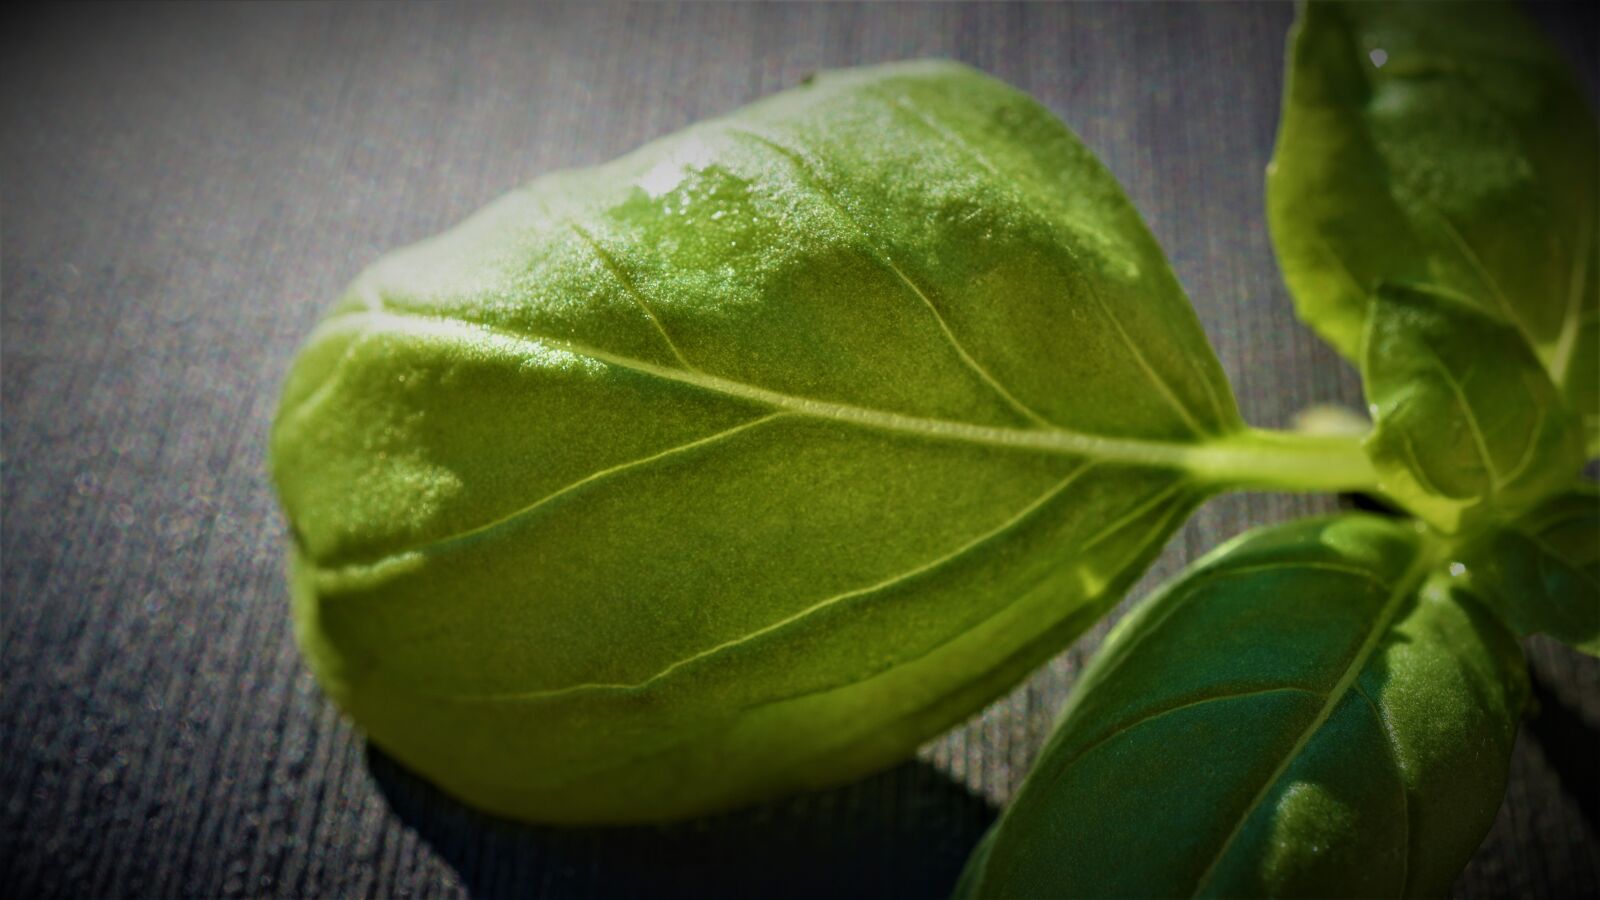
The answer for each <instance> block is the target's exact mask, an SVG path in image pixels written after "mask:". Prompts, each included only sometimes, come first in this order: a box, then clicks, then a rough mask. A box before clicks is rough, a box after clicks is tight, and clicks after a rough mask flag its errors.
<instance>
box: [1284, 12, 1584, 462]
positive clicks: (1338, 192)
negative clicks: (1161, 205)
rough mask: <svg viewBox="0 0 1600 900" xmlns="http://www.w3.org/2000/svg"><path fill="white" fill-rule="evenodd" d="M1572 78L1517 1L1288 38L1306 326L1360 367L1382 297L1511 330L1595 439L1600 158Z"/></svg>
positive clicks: (1308, 21) (1351, 18)
mask: <svg viewBox="0 0 1600 900" xmlns="http://www.w3.org/2000/svg"><path fill="white" fill-rule="evenodd" d="M1596 148H1597V131H1596V127H1595V120H1594V115H1593V113H1592V112H1591V110H1590V108H1589V104H1588V102H1587V100H1586V99H1585V98H1584V96H1583V93H1582V91H1581V90H1580V89H1579V88H1578V86H1577V84H1576V82H1575V79H1574V78H1573V77H1572V75H1571V73H1570V72H1569V71H1568V69H1567V66H1566V65H1565V64H1564V63H1563V61H1562V60H1561V59H1560V57H1559V56H1558V55H1557V54H1556V53H1555V52H1554V51H1553V50H1552V49H1551V48H1550V47H1549V46H1548V45H1547V44H1546V42H1545V41H1544V39H1543V38H1542V37H1541V36H1540V35H1539V34H1538V33H1537V31H1536V29H1535V28H1534V27H1533V26H1532V24H1531V23H1530V22H1528V21H1527V20H1526V18H1525V17H1524V16H1523V14H1522V13H1521V12H1520V11H1519V10H1517V9H1516V8H1515V7H1514V6H1513V5H1512V4H1509V3H1493V2H1484V3H1479V2H1469V3H1321V2H1314V3H1310V4H1307V5H1306V6H1304V7H1303V8H1302V12H1301V17H1300V21H1299V23H1298V24H1297V25H1296V27H1295V31H1294V34H1293V36H1292V38H1291V45H1290V60H1289V73H1288V84H1287V87H1286V93H1285V98H1284V106H1283V119H1282V124H1281V128H1280V131H1279V133H1278V144H1277V149H1276V151H1275V154H1274V157H1273V161H1272V165H1271V167H1270V168H1269V170H1268V177H1267V207H1268V214H1269V218H1270V221H1271V225H1272V235H1273V241H1274V244H1275V245H1276V248H1277V251H1278V258H1279V260H1280V262H1281V264H1282V266H1283V270H1284V275H1285V277H1286V278H1287V280H1288V283H1289V287H1290V289H1291V290H1292V292H1293V294H1294V297H1295V302H1296V305H1297V306H1298V308H1299V311H1300V314H1301V316H1302V317H1303V318H1304V319H1305V320H1306V321H1307V322H1309V323H1310V324H1311V325H1312V326H1314V327H1315V328H1316V329H1317V330H1318V331H1319V332H1320V333H1321V334H1322V335H1323V337H1325V338H1327V340H1329V341H1330V342H1331V343H1333V345H1334V346H1336V347H1337V348H1339V350H1340V351H1341V352H1343V353H1344V354H1345V355H1346V356H1348V357H1349V358H1351V359H1356V358H1357V357H1358V356H1359V354H1360V350H1361V348H1360V341H1361V334H1362V328H1363V323H1364V321H1365V319H1366V311H1367V307H1368V304H1369V298H1370V296H1371V293H1372V291H1373V289H1374V288H1375V287H1376V286H1377V284H1378V283H1379V282H1401V283H1408V284H1416V285H1431V286H1433V287H1436V288H1438V289H1440V290H1441V291H1444V292H1447V293H1450V294H1452V295H1455V296H1459V297H1461V298H1463V299H1464V300H1465V301H1466V302H1470V303H1472V304H1474V305H1476V306H1477V307H1478V308H1479V309H1480V310H1481V311H1482V312H1484V313H1485V314H1486V315H1490V316H1493V317H1495V318H1498V319H1500V320H1501V321H1503V322H1505V323H1506V324H1507V325H1509V326H1511V327H1513V328H1515V329H1516V331H1517V332H1518V333H1519V334H1520V335H1521V336H1522V337H1523V339H1524V340H1525V341H1526V342H1527V343H1528V345H1529V346H1530V347H1532V348H1533V350H1534V351H1535V353H1536V354H1537V356H1538V357H1539V359H1540V360H1541V361H1542V362H1543V363H1544V365H1545V367H1546V368H1547V369H1548V371H1549V372H1550V376H1551V379H1552V380H1553V381H1554V382H1555V383H1556V384H1557V385H1558V386H1559V387H1560V388H1561V389H1562V392H1563V394H1564V395H1565V397H1566V398H1567V401H1568V403H1569V405H1570V406H1571V407H1572V408H1573V409H1574V410H1576V411H1577V412H1578V413H1580V414H1581V415H1582V416H1583V417H1584V420H1585V422H1584V424H1585V427H1586V429H1587V433H1588V434H1589V436H1590V442H1591V448H1593V447H1595V446H1597V444H1596V443H1595V441H1596V440H1597V436H1600V378H1597V377H1596V372H1600V278H1597V275H1600V272H1597V269H1600V236H1597V232H1596V228H1595V222H1596V219H1597V216H1600V207H1597V203H1600V153H1597V150H1596Z"/></svg>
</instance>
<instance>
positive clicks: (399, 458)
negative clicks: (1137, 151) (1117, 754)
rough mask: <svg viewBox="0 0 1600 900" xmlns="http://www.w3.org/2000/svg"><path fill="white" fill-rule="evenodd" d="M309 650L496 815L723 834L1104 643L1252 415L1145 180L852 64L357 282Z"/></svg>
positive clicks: (889, 73) (998, 102)
mask: <svg viewBox="0 0 1600 900" xmlns="http://www.w3.org/2000/svg"><path fill="white" fill-rule="evenodd" d="M272 452H273V466H274V473H275V477H276V481H277V484H278V488H279V491H280V493H281V495H282V498H283V503H284V506H285V508H286V510H287V512H288V517H289V521H290V523H291V526H292V529H293V532H294V540H295V548H296V549H295V564H294V565H295V573H296V574H295V593H296V603H297V616H298V621H299V636H300V640H301V642H302V644H303V646H304V647H305V649H306V653H307V656H308V658H309V659H310V661H311V663H312V665H313V666H314V668H315V669H316V671H317V672H318V674H319V676H320V679H321V681H322V683H323V685H324V686H325V688H326V689H327V690H328V692H329V693H330V694H332V695H333V696H334V697H335V698H336V699H337V700H338V701H339V702H340V703H341V704H342V705H344V707H345V708H346V709H347V710H349V711H350V712H351V713H352V714H353V715H354V717H355V718H356V720H357V721H358V722H359V723H360V724H362V725H363V726H364V727H365V728H366V729H367V730H368V733H369V734H370V735H371V737H372V739H373V740H375V741H376V742H377V743H379V744H381V745H383V746H384V747H385V748H387V749H388V750H390V751H391V752H392V753H394V754H395V755H396V756H398V757H399V758H400V759H401V760H403V761H405V762H406V763H408V764H410V765H412V766H413V767H415V768H417V769H419V770H421V771H422V772H424V773H425V774H427V775H429V776H431V777H433V778H434V779H436V780H437V781H438V782H439V783H440V784H442V785H443V786H444V787H446V788H447V789H449V790H451V791H453V792H455V793H456V794H458V795H460V796H462V797H465V798H467V799H469V800H471V801H473V802H475V803H478V804H481V805H483V806H486V807H488V808H490V809H494V810H497V811H499V812H502V813H506V814H509V815H514V816H521V817H526V818H533V819H546V820H565V821H599V820H610V821H614V820H631V819H649V818H662V817H669V816H680V815H689V814H693V813H697V812H702V811H705V810H709V809H715V808H719V807H724V806H729V805H732V804H736V803H740V802H744V801H748V800H751V799H755V798H758V797H763V796H768V795H772V794H777V793H782V792H785V791H790V790H794V789H798V788H801V787H806V786H811V785H819V784H827V783H833V782H838V781H841V780H845V779H848V778H851V777H853V776H856V775H858V774H860V773H862V772H864V771H867V770H871V769H874V768H877V767H881V766H884V765H887V764H889V763H892V762H894V761H896V760H898V759H900V758H903V757H904V756H906V755H908V754H910V753H911V752H912V751H913V750H914V748H915V747H916V746H917V744H918V743H920V742H921V741H924V740H926V739H927V738H929V737H931V736H933V735H935V734H937V733H939V732H940V731H942V730H944V729H945V728H947V727H949V726H950V725H952V724H954V723H956V722H958V721H960V720H961V719H962V718H963V717H965V716H967V715H969V714H970V713H971V712H973V711H974V710H976V709H977V708H979V707H980V706H981V705H982V704H984V703H985V702H987V701H988V700H990V699H991V698H993V697H994V696H996V695H997V694H998V693H1000V692H1001V691H1003V690H1005V689H1006V688H1007V687H1008V686H1010V685H1011V684H1013V683H1015V682H1016V681H1017V680H1018V679H1020V678H1021V677H1022V676H1023V675H1024V674H1026V673H1027V672H1028V671H1029V670H1030V669H1032V668H1033V667H1034V666H1035V665H1037V664H1038V663H1039V662H1040V661H1042V660H1043V659H1045V658H1046V657H1048V656H1049V655H1050V654H1051V653H1053V652H1055V651H1056V650H1058V649H1059V648H1060V647H1062V646H1063V645H1064V644H1066V643H1067V642H1068V641H1070V640H1071V639H1072V638H1073V637H1075V636H1076V635H1078V634H1079V633H1080V632H1081V631H1082V630H1083V629H1084V627H1086V626H1087V625H1088V624H1089V623H1090V622H1093V621H1094V620H1095V619H1097V618H1098V617H1099V616H1100V615H1101V614H1102V613H1103V612H1104V611H1105V610H1106V608H1107V607H1108V606H1109V605H1110V604H1111V603H1112V602H1114V601H1115V599H1116V597H1117V596H1118V594H1119V593H1121V592H1122V591H1123V590H1124V589H1125V588H1126V586H1127V585H1128V584H1129V583H1130V582H1131V581H1132V580H1133V579H1135V578H1136V577H1137V576H1138V574H1139V572H1140V571H1141V570H1142V569H1144V567H1145V566H1146V565H1147V564H1148V563H1149V561H1150V559H1151V558H1152V557H1153V556H1154V555H1155V554H1156V552H1157V551H1158V550H1159V549H1160V547H1161V545H1162V544H1163V542H1164V541H1165V540H1166V538H1167V536H1168V535H1169V534H1170V533H1171V532H1172V530H1173V529H1174V528H1176V527H1177V526H1178V524H1179V523H1180V522H1182V521H1183V519H1184V517H1185V516H1186V515H1187V514H1188V513H1189V511H1190V510H1191V509H1192V508H1193V507H1194V505H1195V504H1196V503H1197V502H1198V501H1199V500H1200V499H1201V497H1202V496H1203V495H1204V494H1206V493H1207V492H1209V491H1211V490H1214V489H1215V488H1216V486H1217V485H1219V484H1224V483H1232V482H1235V481H1252V482H1255V483H1260V484H1282V485H1289V486H1294V485H1303V486H1305V487H1313V488H1314V487H1319V486H1321V487H1329V486H1339V485H1355V484H1370V483H1371V482H1372V480H1373V475H1372V472H1371V468H1370V464H1369V463H1368V462H1367V460H1366V459H1365V457H1364V456H1363V454H1362V453H1361V451H1360V449H1359V447H1358V446H1357V445H1356V444H1355V443H1354V442H1353V441H1350V440H1349V439H1334V438H1311V437H1304V438H1290V437H1272V436H1267V435H1260V434H1255V433H1253V432H1250V431H1248V430H1247V429H1244V428H1243V426H1242V425H1241V424H1240V422H1239V418H1238V415H1237V413H1236V411H1235V408H1234V401H1233V398H1232V395H1231V394H1230V392H1229V390H1228V386H1227V384H1226V383H1225V381H1224V378H1223V375H1222V373H1221V371H1220V368H1219V367H1218V365H1217V362H1216V360H1215V358H1214V357H1213V356H1212V354H1211V351H1210V349H1209V347H1208V346H1207V344H1206V342H1205V338H1204V336H1203V334H1202V333H1201V330H1200V328H1199V326H1198V323H1197V322H1196V320H1195V316H1194V313H1193V311H1192V310H1191V308H1190V307H1189V304H1188V301H1187V299H1186V298H1185V297H1184V295H1183V293H1182V291H1181V290H1180V288H1179V286H1178V284H1177V282H1176V280H1175V279H1174V277H1173V275H1172V272H1171V271H1170V269H1169V268H1168V265H1167V263H1166V261H1165V259H1164V258H1163V256H1162V254H1161V252H1160V250H1159V248H1158V247H1157V246H1156V244H1155V242H1154V241H1153V240H1152V239H1151V237H1150V235H1149V233H1148V232H1147V231H1146V229H1145V227H1144V225H1143V224H1142V223H1141V222H1140V220H1139V217H1138V215H1137V214H1136V213H1135V211H1134V209H1133V207H1132V206H1130V205H1129V203H1128V201H1127V200H1126V199H1125V198H1124V197H1123V195H1122V192H1121V190H1120V189H1119V187H1118V186H1117V184H1116V182H1115V181H1114V180H1113V179H1112V177H1111V176H1110V175H1109V174H1108V173H1107V172H1106V170H1105V169H1104V168H1103V167H1102V166H1101V165H1100V164H1099V163H1098V162H1097V161H1096V160H1095V159H1094V158H1093V157H1092V156H1091V155H1090V153H1089V152H1088V151H1087V150H1086V149H1085V148H1084V147H1083V146H1082V145H1081V144H1080V143H1079V142H1078V141H1077V140H1076V139H1075V138H1074V137H1073V135H1072V134H1071V133H1069V132H1068V131H1067V130H1066V128H1065V127H1063V126H1062V124H1061V123H1060V122H1059V121H1058V120H1056V119H1055V118H1054V117H1053V116H1051V115H1050V114H1049V112H1048V111H1046V110H1045V109H1043V108H1042V107H1040V106H1039V105H1038V104H1036V103H1034V102H1033V101H1032V100H1030V99H1029V98H1028V97H1026V96H1025V95H1023V94H1021V93H1019V92H1017V91H1015V90H1013V89H1011V88H1009V87H1006V86H1005V85H1002V84H1000V83H998V82H996V81H993V80H991V79H989V78H987V77H984V76H982V75H980V74H978V73H977V72H974V71H972V70H970V69H966V68H964V67H961V66H957V65H953V64H947V63H917V64H907V65H898V66H892V67H887V68H879V69H869V70H861V71H854V72H844V73H837V74H825V75H822V76H819V77H818V78H816V79H815V81H813V82H811V83H810V84H808V85H807V86H805V87H801V88H799V89H796V90H794V91H792V92H789V93H787V94H783V95H780V96H779V97H776V98H773V99H770V100H768V101H765V102H762V103H760V104H757V105H755V106H752V107H749V108H748V109H746V110H744V111H742V112H740V113H738V114H736V115H735V116H733V117H731V118H728V119H724V120H721V121H716V122H710V123H706V124H703V125H700V126H696V127H694V128H691V129H689V130H687V131H685V132H682V133H680V134H678V135H675V136H672V137H670V138H667V139H664V140H662V141H660V142H657V143H655V144H652V145H650V146H648V147H646V148H644V149H642V150H640V151H638V152H636V153H634V154H632V155H630V156H627V157H624V158H623V159H620V160H618V161H616V162H614V163H611V164H608V165H605V166H601V167H599V168H595V169H590V170H586V171H579V172H566V173H561V174H557V175H553V176H549V177H546V178H542V179H540V180H538V181H537V182H535V183H533V184H532V185H530V186H529V187H527V188H526V189H523V190H520V191H517V192H516V193H513V194H511V195H510V196H508V197H506V198H504V199H502V200H500V201H499V202H497V203H495V204H494V205H492V206H490V207H489V208H488V209H486V210H484V211H483V212H481V213H479V214H478V215H476V216H475V217H473V218H472V219H471V220H469V221H468V222H466V223H465V224H463V225H462V226H461V227H459V228H457V229H456V230H454V231H452V232H450V233H448V234H445V235H443V236H441V237H438V238H435V239H433V240H431V241H427V242H425V243H423V244H420V245H418V246H416V247H414V248H411V249H409V250H406V251H403V252H401V253H399V254H397V255H395V256H393V257H391V258H389V259H387V260H384V261H383V262H381V263H379V264H378V265H377V266H376V267H375V268H373V269H372V270H370V271H369V272H367V273H366V274H364V275H362V276H361V277H360V278H359V279H358V280H357V281H356V283H355V285H354V286H353V287H352V289H351V291H350V293H349V295H348V296H347V297H346V299H345V300H344V301H343V302H342V303H341V304H340V305H339V306H338V307H337V308H336V309H335V311H334V313H333V315H332V316H331V317H330V318H329V319H327V320H326V321H325V322H324V323H323V324H322V325H321V326H320V327H319V328H318V330H317V331H316V332H315V334H314V335H313V336H312V337H311V339H310V341H309V344H308V346H307V347H306V348H305V349H304V351H303V352H302V354H301V356H300V358H299V360H298V361H297V363H296V365H295V367H294V369H293V371H292V373H291V374H290V376H289V381H288V384H287V386H286V388H285V390H284V398H283V403H282V407H281V409H280V412H279V415H278V418H277V421H276V425H275V429H274V434H273V446H272Z"/></svg>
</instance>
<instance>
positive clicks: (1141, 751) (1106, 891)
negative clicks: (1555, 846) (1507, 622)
mask: <svg viewBox="0 0 1600 900" xmlns="http://www.w3.org/2000/svg"><path fill="white" fill-rule="evenodd" d="M1525 692H1526V686H1525V682H1524V675H1523V672H1522V656H1521V651H1520V650H1519V648H1518V646H1517V643H1516V641H1515V639H1514V638H1513V637H1512V635H1511V634H1510V633H1509V632H1507V631H1506V630H1505V628H1504V627H1503V626H1502V625H1501V624H1500V623H1499V621H1498V620H1496V619H1495V618H1494V616H1492V615H1490V614H1489V613H1488V612H1487V611H1485V610H1483V608H1482V607H1480V606H1478V605H1477V603H1476V602H1475V601H1474V600H1473V599H1471V598H1469V597H1466V596H1464V595H1463V594H1461V592H1460V588H1459V586H1458V585H1455V584H1454V583H1453V582H1452V580H1451V579H1450V578H1449V577H1448V576H1445V575H1442V574H1440V573H1439V572H1437V571H1436V570H1435V568H1434V565H1433V554H1432V553H1431V552H1430V550H1429V548H1428V547H1426V546H1425V545H1423V544H1421V543H1420V541H1419V538H1418V536H1417V533H1416V532H1414V531H1412V530H1411V527H1410V526H1408V525H1405V524H1402V523H1398V522H1395V521H1393V520H1388V519H1378V518H1374V517H1369V516H1354V515H1352V516H1346V517H1340V518H1333V519H1327V520H1321V521H1306V522H1298V523H1294V524H1291V525H1287V526H1282V527H1278V528H1272V529H1266V530H1262V531H1258V532H1254V533H1252V534H1249V535H1246V536H1245V537H1243V538H1241V539H1238V540H1236V541H1235V542H1233V543H1231V544H1230V545H1227V546H1225V547H1223V548H1221V549H1220V550H1218V551H1217V552H1216V553H1214V554H1212V555H1211V556H1210V557H1208V558H1207V559H1206V560H1205V561H1203V562H1201V563H1200V564H1199V565H1198V566H1196V567H1195V568H1194V569H1193V570H1191V571H1190V572H1189V573H1188V574H1186V575H1185V576H1183V577H1182V578H1181V579H1180V580H1178V581H1177V582H1175V583H1174V584H1173V585H1171V586H1170V587H1169V588H1167V589H1166V590H1164V591H1163V592H1162V593H1161V594H1159V595H1158V596H1157V597H1155V598H1154V599H1152V600H1151V601H1150V602H1148V603H1146V604H1144V605H1143V606H1142V607H1140V609H1138V610H1137V611H1136V612H1135V613H1133V614H1132V615H1131V616H1130V617H1129V618H1128V619H1127V620H1125V622H1124V623H1122V624H1120V625H1119V626H1118V627H1117V629H1116V630H1115V631H1114V632H1113V633H1112V636H1111V637H1110V638H1109V639H1108V641H1107V643H1106V645H1105V647H1104V649H1103V650H1102V651H1101V653H1100V655H1099V656H1098V657H1097V658H1096V660H1095V661H1094V663H1093V664H1092V665H1091V666H1090V668H1089V669H1088V670H1087V671H1086V672H1085V673H1084V677H1083V679H1082V681H1081V682H1080V683H1079V685H1078V687H1077V688H1076V691H1075V693H1074V695H1073V697H1072V699H1071V700H1069V701H1068V706H1067V709H1066V711H1065V713H1064V715H1063V718H1062V721H1061V722H1060V724H1059V725H1058V726H1057V731H1056V734H1055V735H1054V737H1052V739H1051V741H1050V743H1049V744H1048V745H1047V746H1046V748H1045V750H1044V753H1043V755H1042V756H1041V758H1040V760H1039V762H1038V763H1037V764H1036V765H1035V767H1034V769H1033V771H1032V772H1031V773H1029V776H1028V780H1027V781H1026V783H1025V784H1024V785H1023V788H1022V790H1021V792H1020V793H1019V795H1018V796H1017V798H1016V799H1015V801H1014V802H1013V805H1012V806H1011V808H1010V809H1008V810H1007V812H1006V813H1005V815H1004V817H1003V818H1002V819H1001V821H1000V822H999V823H998V824H997V825H996V826H995V827H996V831H995V832H993V834H992V835H991V837H990V838H989V839H988V840H987V841H986V843H985V845H983V849H980V852H979V853H978V854H975V856H974V861H973V863H972V865H974V866H975V867H977V870H975V871H969V872H968V873H967V874H966V875H965V876H964V877H963V890H965V891H966V896H969V897H1009V898H1022V897H1068V896H1074V897H1076V896H1083V897H1127V896H1151V897H1173V896H1331V897H1377V896H1401V895H1417V894H1434V895H1437V894H1442V893H1444V892H1445V891H1446V890H1447V889H1448V887H1449V885H1450V882H1451V881H1452V879H1454V877H1455V875H1456V873H1457V872H1458V871H1459V870H1460V867H1461V865H1462V864H1464V863H1465V861H1466V860H1467V858H1468V857H1469V856H1470V855H1471V853H1472V851H1473V850H1474V849H1476V847H1477V845H1478V842H1479V841H1480V840H1481V839H1482V837H1483V835H1484V833H1485V832H1486V831H1487V830H1488V828H1489V825H1490V823H1491V822H1492V821H1493V820H1494V815H1495V811H1496V809H1497V808H1498V807H1499V805H1500V798H1501V794H1502V792H1503V790H1504V786H1505V778H1506V769H1507V763H1508V760H1509V758H1510V753H1511V745H1512V741H1513V739H1514V736H1515V733H1516V721H1517V713H1518V711H1519V710H1520V708H1521V705H1522V703H1523V699H1524V696H1525Z"/></svg>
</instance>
